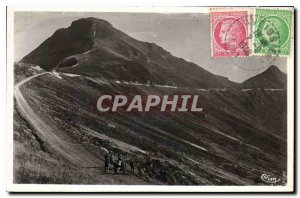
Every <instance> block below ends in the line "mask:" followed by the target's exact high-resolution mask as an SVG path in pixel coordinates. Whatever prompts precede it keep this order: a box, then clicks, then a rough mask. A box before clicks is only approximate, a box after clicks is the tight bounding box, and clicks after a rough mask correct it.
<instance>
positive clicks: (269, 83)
mask: <svg viewBox="0 0 300 198" xmlns="http://www.w3.org/2000/svg"><path fill="white" fill-rule="evenodd" d="M286 79H287V76H286V74H285V73H283V72H282V71H280V69H279V68H278V67H277V66H275V65H271V66H270V67H269V68H268V69H266V70H265V71H264V72H262V73H261V74H258V75H256V76H254V77H252V78H250V79H248V80H246V81H245V82H243V86H244V87H245V88H275V89H283V88H286Z"/></svg>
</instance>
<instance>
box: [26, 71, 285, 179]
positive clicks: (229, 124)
mask: <svg viewBox="0 0 300 198" xmlns="http://www.w3.org/2000/svg"><path fill="white" fill-rule="evenodd" d="M49 82H51V83H49ZM109 84H110V85H106V84H101V83H100V84H99V83H95V82H93V81H90V80H87V79H85V78H84V77H76V78H70V77H66V76H65V77H64V79H63V80H60V79H57V78H55V77H53V76H50V75H47V76H44V77H43V78H40V77H39V78H36V79H33V80H32V81H31V82H30V83H29V84H27V85H25V86H24V87H23V89H24V90H23V92H24V96H25V98H26V99H27V100H28V102H29V103H30V104H31V106H32V107H33V108H34V109H35V111H36V112H38V114H39V116H41V117H42V118H43V119H44V120H47V122H49V123H48V124H49V125H53V126H55V127H57V128H58V130H64V131H67V133H68V134H69V135H70V137H72V139H73V141H74V142H77V143H80V144H82V145H84V146H85V148H86V149H89V150H90V152H91V153H95V155H100V156H103V154H101V153H99V146H100V147H104V148H106V149H108V150H114V151H118V152H124V154H125V155H126V158H127V159H130V158H134V159H136V164H137V166H138V172H137V174H138V176H139V177H140V178H144V179H149V178H152V179H156V180H159V181H161V182H165V183H168V184H204V185H205V184H206V185H207V184H208V185H209V184H216V185H224V184H228V185H230V184H260V185H261V184H262V183H261V181H260V175H261V174H262V173H265V172H266V173H270V174H275V175H281V174H282V172H283V171H285V170H286V167H285V163H284V162H285V160H282V159H285V156H286V151H285V149H286V145H285V144H284V141H278V138H275V137H274V136H272V135H270V134H268V133H270V132H271V133H273V132H274V131H275V129H274V128H270V127H269V128H266V127H264V125H263V124H260V123H258V122H257V119H256V118H257V116H255V115H257V114H259V115H262V116H264V114H262V113H259V112H260V111H262V112H263V111H265V110H263V109H262V110H259V109H260V108H261V107H264V108H265V105H264V104H265V103H270V105H271V106H270V107H268V109H270V108H272V109H274V111H278V112H281V111H283V112H284V108H283V109H282V110H280V109H278V108H276V105H278V104H282V102H284V98H285V97H284V96H285V93H284V92H283V93H273V92H268V93H261V92H259V91H252V92H249V93H248V92H241V91H238V92H237V91H235V90H229V91H226V92H224V93H223V92H215V91H211V92H200V91H199V92H197V93H198V94H199V95H200V96H201V99H202V100H203V101H204V103H205V111H206V112H205V114H206V116H205V117H203V116H201V115H194V114H190V113H187V114H169V113H165V114H157V113H154V114H153V113H148V114H129V115H128V114H124V113H116V114H109V113H108V114H98V113H97V110H96V109H95V104H96V100H97V98H98V96H99V94H103V93H110V94H112V93H113V92H121V93H124V94H126V95H128V94H129V95H130V94H135V93H139V94H148V93H158V94H175V93H176V92H177V93H179V92H186V90H172V89H165V88H154V87H140V86H133V85H125V84H121V85H120V84H117V83H114V82H109ZM33 85H34V86H33ZM253 94H254V95H255V97H253ZM250 98H251V99H252V100H253V101H248V103H247V104H245V100H249V99H250ZM247 105H250V107H248V106H247ZM251 105H253V106H251ZM253 107H255V108H256V110H252V112H251V109H253ZM246 112H247V113H246ZM264 113H265V114H266V115H265V116H268V115H270V114H272V112H269V113H267V112H264ZM274 116H275V115H274ZM276 116H277V117H276ZM276 116H275V117H274V118H272V119H274V120H278V121H280V120H282V117H278V115H276ZM267 118H268V119H270V117H267ZM109 124H113V125H115V126H116V127H110V126H109ZM92 132H96V134H97V133H100V134H103V135H106V136H109V137H112V138H115V139H117V140H119V141H123V142H125V143H127V144H129V145H133V146H136V147H138V148H140V149H143V150H146V151H147V152H148V153H149V155H143V154H141V153H138V152H130V151H126V149H124V148H122V147H121V148H120V147H118V146H117V147H116V146H113V145H112V144H111V142H110V141H107V140H105V139H103V138H102V137H99V136H97V135H96V136H95V135H91V134H92ZM220 132H221V133H220ZM222 133H225V134H226V135H230V136H231V137H234V138H236V139H239V140H240V142H238V141H236V140H232V139H230V138H228V137H226V136H224V134H223V135H222ZM280 134H281V133H280ZM182 139H183V140H185V141H187V142H191V143H193V144H197V145H199V146H202V147H205V148H207V149H208V151H209V152H204V151H201V150H199V149H197V148H195V147H193V146H191V145H190V144H188V143H185V142H183V141H182ZM242 142H243V143H242ZM247 144H252V146H253V147H251V146H249V145H247ZM120 149H121V150H120ZM275 162H277V163H275ZM153 167H155V168H153ZM79 172H80V171H79ZM89 182H90V183H95V182H94V181H92V180H91V181H89ZM156 182H157V181H156Z"/></svg>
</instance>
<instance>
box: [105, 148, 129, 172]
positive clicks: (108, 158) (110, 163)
mask: <svg viewBox="0 0 300 198" xmlns="http://www.w3.org/2000/svg"><path fill="white" fill-rule="evenodd" d="M129 166H130V171H131V173H133V174H134V163H133V161H132V160H130V162H129ZM104 167H105V170H104V171H105V172H106V173H109V171H110V169H111V168H113V172H114V173H115V174H116V173H118V172H121V173H123V174H125V173H126V163H125V160H124V158H123V156H122V154H120V153H119V154H114V153H113V152H112V151H110V152H109V153H108V154H106V155H105V160H104Z"/></svg>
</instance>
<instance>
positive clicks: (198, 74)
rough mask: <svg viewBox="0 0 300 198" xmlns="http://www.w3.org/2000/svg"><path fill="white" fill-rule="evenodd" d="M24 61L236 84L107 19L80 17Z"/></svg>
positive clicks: (114, 74)
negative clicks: (136, 36)
mask: <svg viewBox="0 0 300 198" xmlns="http://www.w3.org/2000/svg"><path fill="white" fill-rule="evenodd" d="M21 62H25V63H32V64H37V65H40V66H41V67H42V68H43V69H45V70H48V71H49V70H52V69H55V68H57V70H58V71H64V72H70V73H77V74H84V75H88V76H97V77H101V76H102V77H106V78H111V79H119V80H127V81H128V80H132V81H135V80H136V81H140V82H146V81H147V80H149V81H152V82H155V83H159V84H169V85H178V86H189V87H202V88H209V87H232V86H236V83H234V82H231V81H229V80H228V79H227V78H225V77H222V76H218V75H214V74H212V73H210V72H208V71H206V70H205V69H203V68H201V67H199V66H198V65H196V64H194V63H191V62H187V61H185V60H184V59H182V58H177V57H175V56H173V55H171V54H170V53H169V52H167V51H166V50H164V49H163V48H161V47H160V46H158V45H156V44H154V43H148V42H141V41H138V40H136V39H134V38H131V37H130V36H128V35H127V34H125V33H123V32H121V31H119V30H117V29H115V28H114V27H113V26H112V25H111V24H110V23H108V22H107V21H104V20H101V19H96V18H85V19H79V20H77V21H74V22H72V24H71V26H70V27H68V28H62V29H59V30H57V31H56V32H55V33H54V34H53V35H52V36H51V37H50V38H48V39H47V40H46V41H45V42H43V43H42V44H41V45H40V46H39V47H38V48H36V49H35V50H34V51H32V52H31V53H30V54H28V55H27V56H25V57H24V58H23V59H22V60H21Z"/></svg>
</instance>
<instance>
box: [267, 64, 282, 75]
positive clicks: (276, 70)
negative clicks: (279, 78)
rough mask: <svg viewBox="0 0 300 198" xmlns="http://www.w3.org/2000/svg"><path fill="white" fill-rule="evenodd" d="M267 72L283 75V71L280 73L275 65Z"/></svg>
mask: <svg viewBox="0 0 300 198" xmlns="http://www.w3.org/2000/svg"><path fill="white" fill-rule="evenodd" d="M265 72H268V73H269V72H272V73H282V71H280V69H279V68H278V67H277V66H275V65H271V66H270V67H269V68H268V69H266V71H265Z"/></svg>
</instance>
